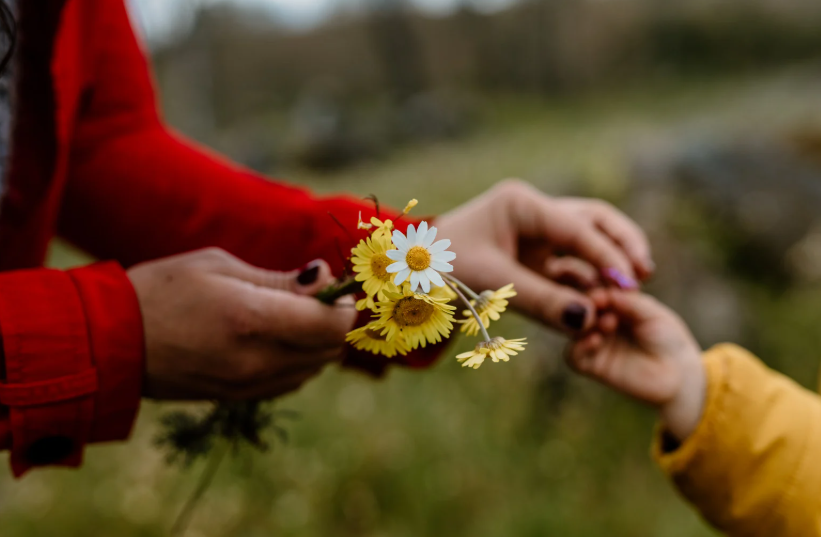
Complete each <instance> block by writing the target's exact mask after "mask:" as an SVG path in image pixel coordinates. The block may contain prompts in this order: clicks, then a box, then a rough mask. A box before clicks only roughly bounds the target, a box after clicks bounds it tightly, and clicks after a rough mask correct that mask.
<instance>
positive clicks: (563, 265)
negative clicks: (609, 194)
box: [436, 180, 653, 333]
mask: <svg viewBox="0 0 821 537" xmlns="http://www.w3.org/2000/svg"><path fill="white" fill-rule="evenodd" d="M436 227H437V228H439V236H440V237H442V238H448V239H450V240H451V241H452V246H451V250H452V251H454V252H455V253H456V255H457V262H456V263H454V266H455V267H456V271H455V272H454V275H455V276H456V277H457V278H459V279H461V280H463V281H464V282H465V283H466V284H468V285H469V286H470V287H471V288H473V289H474V290H476V291H477V292H478V291H482V290H484V289H497V288H499V287H502V286H503V285H506V284H508V283H511V282H512V283H514V284H515V287H516V289H517V291H518V293H519V295H518V296H517V297H515V298H514V299H513V300H512V303H513V305H514V306H515V307H517V308H518V309H520V310H521V311H523V312H524V313H526V314H528V315H529V316H531V317H533V318H534V319H537V320H539V321H541V322H543V323H546V324H548V325H550V326H553V327H555V328H559V329H561V330H564V331H565V332H569V333H579V332H582V331H585V330H587V329H589V328H591V327H592V326H593V323H594V322H595V315H593V313H594V312H595V309H594V307H593V303H592V302H591V301H590V299H589V298H588V297H587V296H586V295H585V294H584V293H582V292H580V291H579V290H578V289H574V288H572V287H569V286H565V285H560V284H559V283H558V282H559V281H569V282H570V283H573V284H574V286H575V287H577V288H581V289H587V288H591V287H595V286H596V285H598V284H600V283H601V280H602V279H604V280H609V281H610V282H611V283H616V284H618V285H620V286H621V287H624V288H631V287H635V288H637V287H638V282H639V281H640V280H644V279H646V278H648V277H649V276H650V275H651V274H652V272H653V261H652V258H651V255H650V247H649V244H648V241H647V238H646V236H645V235H644V232H643V231H642V230H641V229H640V228H639V227H638V226H637V225H636V224H635V223H633V221H631V220H630V219H629V218H627V217H626V216H625V215H624V214H622V213H621V212H620V211H618V210H617V209H616V208H614V207H613V206H611V205H609V204H607V203H605V202H603V201H599V200H588V199H580V198H551V197H549V196H546V195H545V194H543V193H542V192H540V191H539V190H537V189H536V188H534V187H532V186H531V185H529V184H527V183H525V182H522V181H518V180H508V181H505V182H503V183H501V184H499V185H498V186H496V187H494V188H492V189H491V190H489V191H488V192H486V193H485V194H483V195H481V196H479V197H478V198H476V199H474V200H473V201H471V202H469V203H467V204H465V205H463V206H460V207H458V208H457V209H455V210H453V211H451V212H450V213H447V214H445V215H443V216H441V217H440V218H438V219H437V220H436Z"/></svg>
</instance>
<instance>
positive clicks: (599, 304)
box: [587, 287, 610, 310]
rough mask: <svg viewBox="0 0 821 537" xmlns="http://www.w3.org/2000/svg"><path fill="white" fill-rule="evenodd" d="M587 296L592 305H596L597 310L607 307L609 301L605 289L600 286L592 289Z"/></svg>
mask: <svg viewBox="0 0 821 537" xmlns="http://www.w3.org/2000/svg"><path fill="white" fill-rule="evenodd" d="M587 296H588V298H590V301H591V302H593V305H594V306H596V309H597V310H603V309H605V308H607V305H608V304H609V302H610V298H609V296H608V294H607V289H604V288H601V287H599V288H597V289H593V290H592V291H590V293H589V294H588V295H587Z"/></svg>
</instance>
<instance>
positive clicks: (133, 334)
mask: <svg viewBox="0 0 821 537" xmlns="http://www.w3.org/2000/svg"><path fill="white" fill-rule="evenodd" d="M0 331H2V337H3V350H4V354H5V366H6V380H5V382H3V383H2V385H0V403H2V404H3V405H4V406H6V407H7V408H8V415H9V425H10V427H9V428H10V435H11V459H10V462H11V467H12V471H13V472H14V474H15V476H20V475H22V474H23V473H25V472H26V471H27V470H28V469H30V468H32V467H34V466H41V465H49V464H53V465H60V466H78V465H79V464H80V463H81V462H82V456H83V446H84V445H85V444H86V443H88V442H90V441H99V440H113V439H119V438H124V437H126V436H127V435H128V432H129V430H130V428H131V424H132V423H133V419H134V416H135V414H136V410H137V408H138V406H139V394H140V382H141V378H142V355H143V343H142V322H141V318H140V314H139V306H138V304H137V300H136V297H135V296H134V291H133V288H132V287H131V284H130V282H129V280H128V279H127V278H126V276H125V273H124V272H123V270H122V269H121V268H120V267H119V266H117V265H116V264H113V263H107V264H99V265H93V266H90V267H85V268H82V269H76V270H73V271H71V272H62V271H57V270H46V269H38V270H28V271H18V272H9V273H6V274H3V275H2V276H0Z"/></svg>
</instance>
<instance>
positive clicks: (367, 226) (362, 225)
mask: <svg viewBox="0 0 821 537" xmlns="http://www.w3.org/2000/svg"><path fill="white" fill-rule="evenodd" d="M372 227H373V224H366V223H365V222H363V221H362V211H359V221H358V222H357V223H356V229H371V228H372Z"/></svg>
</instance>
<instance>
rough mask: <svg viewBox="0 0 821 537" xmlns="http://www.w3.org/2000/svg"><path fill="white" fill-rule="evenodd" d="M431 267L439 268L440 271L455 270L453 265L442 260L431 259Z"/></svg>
mask: <svg viewBox="0 0 821 537" xmlns="http://www.w3.org/2000/svg"><path fill="white" fill-rule="evenodd" d="M430 268H432V269H433V270H438V271H439V272H453V265H451V264H449V263H442V262H441V261H431V262H430Z"/></svg>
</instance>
